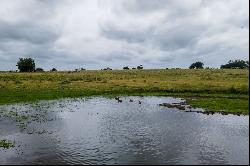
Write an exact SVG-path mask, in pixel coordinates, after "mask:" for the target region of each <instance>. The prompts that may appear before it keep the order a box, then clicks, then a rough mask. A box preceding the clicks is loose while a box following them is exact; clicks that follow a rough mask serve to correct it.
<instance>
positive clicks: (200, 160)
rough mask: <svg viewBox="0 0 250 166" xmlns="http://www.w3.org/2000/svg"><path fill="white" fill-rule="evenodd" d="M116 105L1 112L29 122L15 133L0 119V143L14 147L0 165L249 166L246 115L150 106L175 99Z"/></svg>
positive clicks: (0, 156)
mask: <svg viewBox="0 0 250 166" xmlns="http://www.w3.org/2000/svg"><path fill="white" fill-rule="evenodd" d="M121 99H122V102H121V103H118V102H117V101H116V100H115V99H108V98H102V97H96V98H81V99H61V100H56V101H40V102H38V103H33V104H16V105H10V106H1V107H0V110H2V112H3V111H6V112H8V111H10V110H16V111H17V112H18V113H19V114H21V115H27V116H29V118H28V120H26V125H27V126H26V128H25V129H21V128H19V127H17V124H18V122H15V121H13V119H11V118H6V117H5V116H2V117H0V139H8V140H12V141H15V147H14V148H10V149H0V164H249V116H235V115H227V116H223V115H220V114H214V115H204V114H198V113H188V112H183V111H179V110H177V109H169V108H165V107H160V106H159V105H158V104H160V103H172V102H181V101H182V100H181V99H179V98H172V97H122V98H121ZM129 99H133V102H130V101H129ZM139 101H141V102H142V103H141V104H139V103H138V102H139Z"/></svg>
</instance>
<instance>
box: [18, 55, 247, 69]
mask: <svg viewBox="0 0 250 166" xmlns="http://www.w3.org/2000/svg"><path fill="white" fill-rule="evenodd" d="M17 67H18V69H19V71H20V72H43V71H44V70H43V69H42V68H36V64H35V60H34V59H32V58H19V61H18V62H17ZM220 68H221V69H248V68H249V61H244V60H239V59H237V60H230V61H228V63H227V64H224V65H221V66H220ZM123 69H124V70H129V69H130V68H129V67H128V66H125V67H123ZM131 69H138V70H141V69H143V66H142V65H139V66H137V67H132V68H131ZM166 69H168V68H166ZM189 69H204V63H203V62H200V61H198V62H195V63H192V64H191V65H190V66H189ZM84 70H86V69H84V68H80V69H75V71H76V72H77V71H84ZM101 70H112V69H111V68H109V67H107V68H104V69H101ZM50 71H52V72H55V71H57V69H56V68H52V69H51V70H50Z"/></svg>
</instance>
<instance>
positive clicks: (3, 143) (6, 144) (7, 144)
mask: <svg viewBox="0 0 250 166" xmlns="http://www.w3.org/2000/svg"><path fill="white" fill-rule="evenodd" d="M11 147H14V143H13V142H11V141H9V140H0V148H5V149H9V148H11Z"/></svg>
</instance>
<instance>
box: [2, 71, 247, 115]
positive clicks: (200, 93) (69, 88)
mask: <svg viewBox="0 0 250 166" xmlns="http://www.w3.org/2000/svg"><path fill="white" fill-rule="evenodd" d="M97 95H101V96H115V95H154V96H180V97H184V98H188V97H196V99H197V100H188V102H189V103H190V104H191V105H194V106H195V107H203V108H206V109H212V110H215V111H221V110H224V111H228V112H240V113H243V114H248V112H249V104H248V100H249V70H240V69H232V70H231V69H227V70H221V69H203V70H195V69H194V70H190V69H168V70H164V69H157V70H112V71H97V70H96V71H82V72H43V73H9V72H2V73H0V104H9V103H16V102H30V101H36V100H42V99H46V100H47V99H57V98H63V97H84V96H97Z"/></svg>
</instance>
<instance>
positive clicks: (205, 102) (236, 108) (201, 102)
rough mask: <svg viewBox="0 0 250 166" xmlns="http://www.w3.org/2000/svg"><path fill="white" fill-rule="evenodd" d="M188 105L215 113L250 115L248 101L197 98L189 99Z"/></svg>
mask: <svg viewBox="0 0 250 166" xmlns="http://www.w3.org/2000/svg"><path fill="white" fill-rule="evenodd" d="M187 103H188V104H190V105H191V106H193V107H198V108H203V109H205V110H209V111H215V112H227V113H240V114H244V115H248V114H249V100H248V99H230V98H204V97H203V98H201V97H199V98H196V99H194V100H192V99H187Z"/></svg>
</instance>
